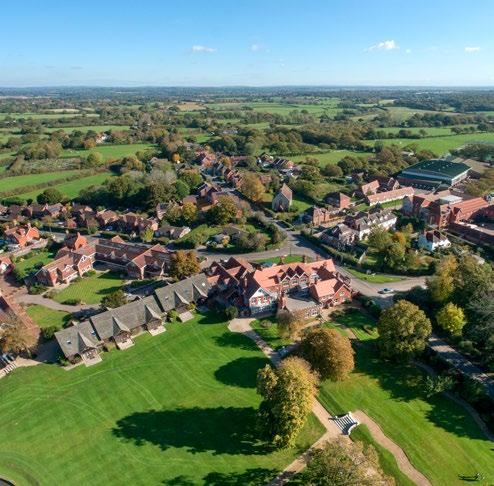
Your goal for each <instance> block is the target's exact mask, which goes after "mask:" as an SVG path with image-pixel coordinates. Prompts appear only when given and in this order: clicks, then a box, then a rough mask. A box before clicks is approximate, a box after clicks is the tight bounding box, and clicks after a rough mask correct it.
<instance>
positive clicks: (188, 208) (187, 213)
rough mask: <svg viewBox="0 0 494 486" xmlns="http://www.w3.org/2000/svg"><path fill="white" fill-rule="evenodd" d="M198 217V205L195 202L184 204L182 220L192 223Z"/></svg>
mask: <svg viewBox="0 0 494 486" xmlns="http://www.w3.org/2000/svg"><path fill="white" fill-rule="evenodd" d="M196 219H197V206H196V205H195V204H194V203H193V202H186V203H185V204H184V205H183V206H182V220H183V222H184V223H185V224H192V223H193V222H194V221H195V220H196Z"/></svg>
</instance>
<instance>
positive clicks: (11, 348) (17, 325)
mask: <svg viewBox="0 0 494 486" xmlns="http://www.w3.org/2000/svg"><path fill="white" fill-rule="evenodd" d="M4 320H5V322H4V323H3V326H2V327H1V328H0V348H1V350H2V351H3V352H4V353H9V352H13V353H28V354H29V353H30V348H31V346H32V344H33V343H32V339H31V338H30V336H29V334H28V332H27V330H26V328H25V327H24V325H23V323H22V321H21V320H20V318H19V317H18V316H17V315H15V314H14V313H12V312H8V313H7V315H6V317H5V318H4Z"/></svg>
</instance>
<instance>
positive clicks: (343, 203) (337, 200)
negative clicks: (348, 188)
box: [324, 192, 352, 210]
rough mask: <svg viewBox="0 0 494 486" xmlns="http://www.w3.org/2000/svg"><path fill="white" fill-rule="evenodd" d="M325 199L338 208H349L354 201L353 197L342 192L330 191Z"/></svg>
mask: <svg viewBox="0 0 494 486" xmlns="http://www.w3.org/2000/svg"><path fill="white" fill-rule="evenodd" d="M324 200H325V201H326V202H327V203H328V204H329V205H330V206H332V207H334V208H336V209H340V210H341V209H347V208H349V207H350V204H351V203H352V199H351V198H350V197H349V196H347V195H346V194H343V193H342V192H330V193H329V194H327V195H326V197H325V198H324Z"/></svg>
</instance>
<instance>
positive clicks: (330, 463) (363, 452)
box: [301, 438, 394, 486]
mask: <svg viewBox="0 0 494 486" xmlns="http://www.w3.org/2000/svg"><path fill="white" fill-rule="evenodd" d="M301 479H302V483H303V484H304V485H305V486H350V485H355V486H387V485H393V484H394V480H393V479H392V478H389V477H387V476H386V475H385V474H384V472H383V471H382V469H381V466H380V464H379V456H378V455H377V453H376V451H375V449H374V448H373V447H372V446H371V445H369V446H367V447H365V446H364V445H363V443H362V442H359V441H357V442H352V441H349V440H345V439H344V438H338V439H336V440H334V441H330V442H326V444H325V445H324V447H323V448H322V449H318V450H315V451H314V452H313V453H312V454H311V456H310V459H309V462H308V464H307V468H306V469H305V471H303V472H302V473H301Z"/></svg>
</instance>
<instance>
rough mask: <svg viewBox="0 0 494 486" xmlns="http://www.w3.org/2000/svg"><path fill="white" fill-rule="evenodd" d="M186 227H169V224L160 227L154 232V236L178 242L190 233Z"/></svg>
mask: <svg viewBox="0 0 494 486" xmlns="http://www.w3.org/2000/svg"><path fill="white" fill-rule="evenodd" d="M190 231H191V230H190V228H189V227H188V226H171V225H169V224H163V225H161V226H160V227H159V228H158V229H157V230H156V232H155V234H156V236H164V237H166V238H170V239H171V240H178V239H179V238H183V237H184V236H185V235H187V234H189V233H190Z"/></svg>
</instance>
